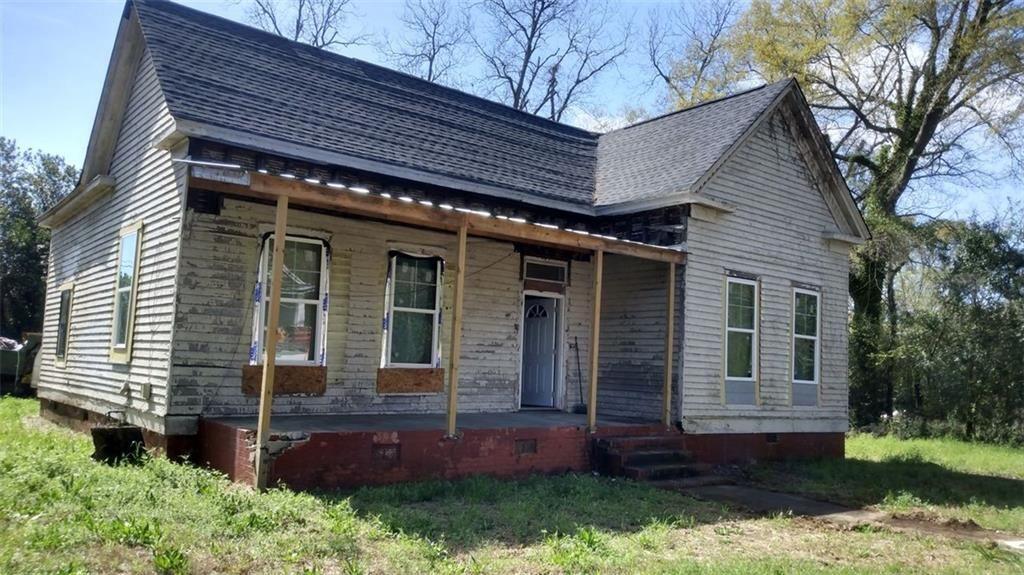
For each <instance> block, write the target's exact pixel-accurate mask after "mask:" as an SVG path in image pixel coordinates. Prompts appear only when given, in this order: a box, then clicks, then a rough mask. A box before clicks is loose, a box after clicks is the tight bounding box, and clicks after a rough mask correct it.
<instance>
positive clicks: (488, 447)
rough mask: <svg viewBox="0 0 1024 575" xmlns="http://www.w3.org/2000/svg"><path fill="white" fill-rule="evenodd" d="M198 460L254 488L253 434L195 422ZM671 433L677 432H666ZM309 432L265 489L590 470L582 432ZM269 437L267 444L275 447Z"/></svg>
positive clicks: (280, 461)
mask: <svg viewBox="0 0 1024 575" xmlns="http://www.w3.org/2000/svg"><path fill="white" fill-rule="evenodd" d="M200 433H201V435H202V437H201V439H200V442H199V444H200V460H201V461H203V462H205V463H207V464H208V465H210V466H211V467H213V468H215V469H218V470H220V471H223V472H225V473H227V474H228V475H229V476H230V477H231V478H232V479H235V480H237V481H242V482H245V483H250V484H251V483H252V481H253V477H254V473H253V464H252V459H251V457H252V456H251V448H250V446H251V445H252V441H253V435H254V434H253V432H252V431H251V430H245V429H239V428H235V427H231V426H229V425H226V424H224V423H223V422H218V421H209V420H205V421H202V422H201V423H200ZM658 433H666V430H665V428H664V427H662V426H658V425H652V426H648V425H636V426H622V427H606V428H604V429H602V430H601V431H600V433H599V434H598V435H599V436H604V435H649V434H658ZM669 433H675V432H669ZM444 435H445V433H444V431H443V430H412V431H378V432H370V431H366V432H363V431H359V432H356V431H353V432H330V433H311V434H309V435H308V436H307V437H305V438H303V439H301V440H297V441H294V442H293V443H292V444H291V445H290V446H288V447H287V448H285V449H284V450H283V451H282V452H281V453H280V455H278V456H277V457H276V458H275V459H274V461H273V463H272V464H271V467H270V483H271V484H275V483H277V482H283V483H284V484H286V485H288V486H289V487H292V488H295V489H314V488H316V489H336V488H351V487H358V486H362V485H383V484H388V483H400V482H403V481H418V480H424V479H456V478H460V477H467V476H471V475H491V476H496V477H518V476H523V475H529V474H534V473H540V474H554V473H566V472H570V471H577V472H586V471H590V469H591V463H590V448H591V435H590V434H589V433H587V430H586V428H585V427H574V426H571V427H551V428H524V429H518V428H510V429H465V430H463V431H462V436H461V437H459V438H458V439H449V438H446V437H445V436H444ZM274 439H275V438H274V437H271V441H274Z"/></svg>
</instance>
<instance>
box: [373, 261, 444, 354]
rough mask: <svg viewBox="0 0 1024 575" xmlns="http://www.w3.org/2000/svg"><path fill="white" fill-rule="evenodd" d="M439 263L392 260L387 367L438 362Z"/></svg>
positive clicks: (439, 317)
mask: <svg viewBox="0 0 1024 575" xmlns="http://www.w3.org/2000/svg"><path fill="white" fill-rule="evenodd" d="M441 265H442V263H441V259H440V258H437V257H414V256H410V255H407V254H399V253H395V254H393V255H392V256H391V281H390V282H389V290H390V293H389V294H388V302H389V303H388V307H389V309H388V318H389V325H388V326H387V327H388V330H387V350H386V358H387V362H386V364H387V365H388V366H392V367H432V366H435V365H436V364H437V362H438V345H437V343H438V327H439V324H440V319H441V290H440V289H438V286H439V285H440V278H441Z"/></svg>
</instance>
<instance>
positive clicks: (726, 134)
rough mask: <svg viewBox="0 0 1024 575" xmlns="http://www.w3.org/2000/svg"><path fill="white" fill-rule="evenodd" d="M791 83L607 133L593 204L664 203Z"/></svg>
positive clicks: (687, 187)
mask: <svg viewBox="0 0 1024 575" xmlns="http://www.w3.org/2000/svg"><path fill="white" fill-rule="evenodd" d="M791 87H792V81H791V80H783V81H781V82H776V83H774V84H768V85H764V86H759V87H757V88H753V89H751V90H747V91H745V92H740V93H738V94H734V95H731V96H726V97H724V98H719V99H717V100H711V101H708V102H701V103H699V104H697V105H695V106H691V107H689V108H685V109H683V110H679V111H677V112H673V113H671V114H666V115H664V116H661V117H658V118H654V119H652V120H647V121H645V122H640V123H638V124H634V125H632V126H628V127H626V128H622V129H619V130H615V131H612V132H608V133H607V134H604V135H602V136H601V137H600V143H599V145H598V152H597V157H598V162H597V182H596V184H597V187H596V193H595V196H594V204H595V205H596V206H611V205H615V204H623V203H627V202H629V203H632V202H645V201H650V200H670V199H671V198H672V197H673V196H678V195H679V194H683V193H689V192H693V191H696V190H695V189H694V188H695V186H696V184H697V183H698V182H699V181H700V180H701V178H702V177H704V175H705V174H707V173H708V172H709V171H710V170H711V169H712V168H713V167H714V166H715V164H716V163H717V162H718V161H719V160H720V159H721V158H722V157H723V156H725V155H726V153H727V152H728V151H729V150H730V147H731V146H732V145H733V144H734V143H735V142H737V141H738V140H740V138H741V137H742V136H743V135H744V134H745V133H746V132H747V130H748V129H750V127H751V126H753V125H754V124H755V123H756V122H757V120H758V119H759V118H761V116H762V115H763V114H764V113H765V111H766V110H768V109H769V108H771V107H772V105H773V104H774V103H775V102H776V101H778V99H779V98H780V97H781V96H782V95H783V94H784V93H785V92H786V90H787V89H788V88H791Z"/></svg>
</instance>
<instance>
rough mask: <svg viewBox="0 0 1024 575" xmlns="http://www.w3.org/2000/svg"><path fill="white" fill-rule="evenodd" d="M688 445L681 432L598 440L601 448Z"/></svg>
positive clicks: (654, 447)
mask: <svg viewBox="0 0 1024 575" xmlns="http://www.w3.org/2000/svg"><path fill="white" fill-rule="evenodd" d="M685 445H686V439H685V438H684V437H683V436H682V435H679V434H666V435H622V436H613V437H601V438H599V439H598V440H597V447H598V448H599V449H606V450H615V451H635V450H644V449H679V450H682V449H683V448H684V447H685Z"/></svg>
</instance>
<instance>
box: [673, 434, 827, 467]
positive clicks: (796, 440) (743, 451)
mask: <svg viewBox="0 0 1024 575" xmlns="http://www.w3.org/2000/svg"><path fill="white" fill-rule="evenodd" d="M685 437H686V442H685V445H686V450H687V451H689V452H690V453H691V454H692V455H693V457H694V459H695V460H697V461H699V462H701V463H711V464H715V465H721V464H728V463H751V462H753V461H771V460H779V459H810V458H815V457H826V458H837V459H842V458H843V457H844V455H845V449H846V447H845V446H846V441H845V440H846V436H845V434H843V433H713V434H699V435H698V434H686V435H685Z"/></svg>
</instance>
